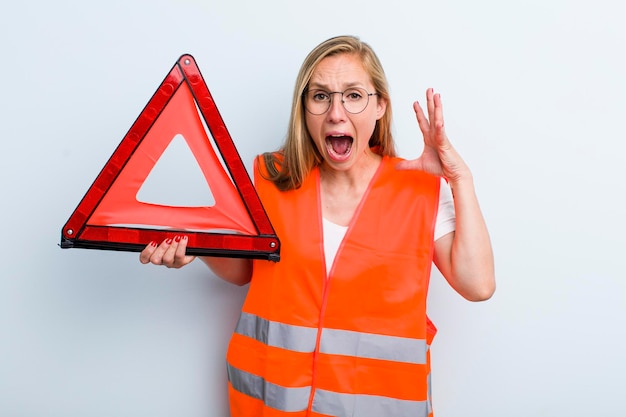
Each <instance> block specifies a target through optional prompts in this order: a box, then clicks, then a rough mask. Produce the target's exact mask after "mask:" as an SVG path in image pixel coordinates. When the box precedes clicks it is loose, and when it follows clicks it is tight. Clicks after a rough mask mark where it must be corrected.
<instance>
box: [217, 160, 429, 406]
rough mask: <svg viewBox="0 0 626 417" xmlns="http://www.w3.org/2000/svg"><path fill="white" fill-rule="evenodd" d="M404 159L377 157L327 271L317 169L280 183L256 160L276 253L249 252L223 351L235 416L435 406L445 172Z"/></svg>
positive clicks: (256, 176) (259, 189)
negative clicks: (436, 259)
mask: <svg viewBox="0 0 626 417" xmlns="http://www.w3.org/2000/svg"><path fill="white" fill-rule="evenodd" d="M399 161H400V159H398V158H389V157H384V158H383V161H382V163H381V165H380V167H379V168H378V171H377V173H376V174H375V177H374V178H373V179H372V181H371V183H370V185H369V188H368V189H367V191H366V193H365V195H364V196H363V199H362V202H361V204H360V205H359V207H358V208H357V210H356V212H355V214H354V217H353V219H352V221H351V223H350V225H349V227H348V230H347V232H346V235H345V237H344V239H343V241H342V243H341V245H340V247H339V249H338V252H337V255H336V257H335V261H334V263H333V265H332V267H331V268H330V269H329V274H327V273H326V265H325V260H324V249H323V248H324V246H323V235H322V214H321V213H322V212H321V206H320V185H319V184H320V180H319V169H317V168H315V169H314V170H313V171H312V172H311V174H310V175H309V176H308V177H307V178H306V179H305V181H304V183H303V184H302V186H301V187H300V188H299V189H297V190H291V191H286V192H281V191H279V190H278V189H277V188H276V187H275V186H274V185H273V184H272V183H271V182H269V181H267V180H265V179H264V178H263V177H262V176H261V175H259V174H258V169H256V168H255V182H256V188H257V191H258V193H259V196H260V198H261V200H262V202H263V205H264V207H265V209H266V211H267V214H268V216H269V218H270V220H271V222H272V225H273V226H274V228H275V230H276V232H277V235H278V237H279V238H280V240H281V260H280V262H277V263H274V262H267V261H254V262H255V263H254V271H253V276H252V281H251V282H250V288H249V290H248V295H247V297H246V300H245V303H244V305H243V308H242V313H241V317H240V319H239V322H238V324H237V327H236V329H235V332H234V334H233V337H232V339H231V342H230V345H229V348H228V353H227V362H228V379H229V384H228V385H229V396H230V405H231V416H232V417H243V416H245V417H262V416H265V417H278V416H289V417H299V416H310V417H313V416H342V417H343V416H345V417H347V416H357V417H370V416H371V417H381V416H385V417H386V416H393V417H402V416H411V417H417V416H424V417H426V416H430V415H432V408H431V401H430V355H429V346H430V343H431V341H432V338H433V336H434V333H435V332H436V329H435V327H434V326H433V325H432V324H431V323H430V321H429V320H428V318H427V316H426V295H427V290H428V283H429V279H430V271H431V268H432V259H433V248H434V244H433V233H434V227H435V221H436V217H437V209H438V202H439V184H440V181H439V178H438V177H435V176H432V175H429V174H426V173H423V172H418V171H400V170H396V168H395V164H396V163H397V162H399ZM260 163H262V161H261V160H258V161H257V165H258V164H260ZM263 170H264V168H263Z"/></svg>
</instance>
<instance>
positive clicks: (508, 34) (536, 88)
mask: <svg viewBox="0 0 626 417" xmlns="http://www.w3.org/2000/svg"><path fill="white" fill-rule="evenodd" d="M622 8H623V6H621V4H620V3H619V2H616V1H612V2H609V1H604V0H599V1H595V2H593V3H590V2H580V1H557V0H549V1H545V0H544V1H536V0H526V1H510V2H498V1H495V0H494V1H489V0H477V1H473V2H465V1H461V0H447V1H438V2H405V1H395V0H390V1H385V2H378V1H372V0H360V1H336V0H335V1H327V0H320V1H317V2H307V3H302V2H288V1H278V0H268V1H264V2H256V1H229V2H224V1H219V2H218V1H200V0H196V1H193V0H178V1H176V0H158V1H147V0H146V1H141V0H125V1H118V0H108V1H97V2H84V1H83V2H78V1H76V2H72V1H68V0H59V1H56V2H46V1H42V0H36V1H23V2H17V1H12V2H4V3H2V6H0V37H1V39H2V41H1V43H0V59H1V60H2V66H1V67H0V76H1V80H2V90H1V92H0V97H1V100H0V138H1V140H2V142H1V143H2V151H1V152H0V192H1V195H2V206H1V207H2V224H3V227H2V233H3V238H2V239H1V240H0V245H1V246H0V256H1V258H0V265H1V266H0V415H2V416H29V417H30V416H47V417H56V416H59V417H61V416H62V417H71V416H81V417H82V416H106V417H110V416H151V417H156V416H172V415H177V416H185V417H195V416H198V417H199V416H224V415H227V408H226V396H225V393H226V385H225V380H226V377H225V369H224V354H225V350H226V346H227V343H228V338H229V334H230V333H231V331H232V329H233V326H234V324H235V322H236V317H237V312H238V310H239V307H240V306H241V303H242V301H243V298H244V296H245V291H246V288H245V287H244V288H237V287H233V286H230V285H228V284H226V283H223V282H221V281H220V280H219V279H217V278H215V277H214V276H212V275H211V274H210V273H209V272H208V270H207V269H206V268H205V267H204V266H203V265H202V264H201V263H200V262H197V263H194V264H192V265H190V266H188V267H187V268H184V269H183V270H179V271H171V270H166V269H163V268H159V267H154V266H143V265H140V264H139V262H138V261H137V254H134V253H117V252H109V251H88V250H79V249H72V250H61V249H59V247H58V246H57V244H58V242H59V238H60V230H61V227H62V225H63V224H64V223H65V221H66V220H67V218H68V217H69V215H70V214H71V213H72V211H73V210H74V208H75V207H76V205H77V204H78V202H79V201H80V198H81V197H82V196H83V194H84V193H85V191H86V190H87V189H88V187H89V185H90V184H91V183H92V182H93V180H94V179H95V177H96V175H97V174H98V172H99V171H100V169H101V168H102V166H103V165H104V163H105V162H106V161H107V159H108V158H109V156H110V155H111V153H112V152H113V150H114V149H115V147H116V146H117V145H118V143H119V142H120V141H121V139H122V138H123V136H124V134H125V133H126V131H127V130H128V128H129V127H130V126H131V124H132V122H133V121H134V120H135V118H136V117H137V116H138V115H139V113H140V111H141V110H142V109H143V106H144V105H145V104H146V103H147V101H148V99H149V98H150V97H151V95H152V94H153V93H154V91H155V90H156V88H157V87H158V85H159V83H160V82H161V81H162V79H163V77H164V76H165V75H166V74H167V72H168V71H169V69H170V68H171V66H172V65H173V64H174V62H175V61H176V59H177V58H178V57H179V56H180V55H181V54H183V53H191V54H193V55H194V57H195V58H196V60H197V62H198V65H199V66H200V69H201V70H202V73H203V75H204V77H205V80H206V81H207V84H208V85H209V88H210V89H211V92H212V93H213V96H214V98H215V100H216V103H217V105H218V107H219V109H220V111H221V113H222V116H223V117H224V119H225V121H226V124H227V126H228V128H229V131H230V133H231V135H232V136H233V138H234V141H235V143H236V145H237V147H238V149H239V151H240V153H241V155H242V158H243V159H244V161H245V162H246V164H247V166H248V168H250V166H251V160H252V158H253V157H254V155H256V154H258V153H259V152H262V151H265V150H272V149H275V148H276V147H277V146H278V145H279V144H280V143H281V141H282V139H283V137H284V134H285V130H286V124H287V119H288V115H289V106H290V99H291V94H292V88H293V83H294V81H295V76H296V72H297V70H298V68H299V65H300V63H301V62H302V60H303V59H304V57H305V55H306V53H307V52H308V51H309V50H310V49H311V48H313V47H314V46H315V45H316V44H318V43H319V42H320V41H322V40H324V39H326V38H328V37H330V36H334V35H338V34H346V33H348V34H356V35H359V36H361V38H362V39H363V40H365V41H367V42H369V43H370V44H372V46H373V47H374V48H375V49H376V51H377V52H378V54H379V56H380V58H381V60H382V62H383V64H384V66H385V69H386V71H387V75H388V78H389V81H390V83H391V90H392V97H393V105H394V115H395V126H394V130H395V133H396V137H397V140H398V143H399V150H400V152H401V154H402V156H405V157H409V158H412V157H416V156H418V155H419V154H420V151H421V148H422V143H421V137H420V134H419V130H418V127H417V124H416V122H415V118H414V114H413V111H412V108H411V103H412V101H413V100H416V99H417V100H423V97H424V91H425V90H426V88H428V87H431V86H432V87H435V88H436V89H437V90H438V91H440V92H441V93H442V95H443V100H444V112H445V116H446V126H447V130H448V134H449V136H450V138H451V140H452V141H453V143H454V145H455V146H456V147H457V149H458V150H459V151H460V152H461V154H462V155H463V157H464V158H465V159H466V161H467V162H468V164H469V165H470V167H471V168H472V170H473V173H474V176H475V182H476V187H477V192H478V194H479V198H480V201H481V205H482V207H483V210H484V214H485V217H486V219H487V222H488V225H489V228H490V231H491V236H492V240H493V245H494V249H495V255H496V268H497V279H498V289H497V292H496V295H495V296H494V298H493V299H491V300H490V301H488V302H486V303H479V304H472V303H469V302H466V301H464V300H463V299H461V297H459V296H458V295H456V294H455V293H454V292H453V291H452V290H451V289H450V288H449V287H448V286H447V284H446V283H445V281H444V280H443V279H442V278H441V276H440V275H439V274H438V273H436V272H435V273H434V274H433V277H432V286H431V294H430V305H429V311H430V315H431V317H432V319H433V321H434V322H435V323H436V324H437V326H438V327H439V334H438V336H437V338H436V339H435V343H434V345H433V350H432V354H433V369H434V371H433V383H434V388H433V389H434V405H435V411H436V413H437V415H438V416H439V417H452V416H465V417H471V416H481V417H484V416H493V417H496V416H497V417H499V416H509V417H516V416H529V415H532V416H565V415H567V416H588V415H596V416H623V415H624V414H626V405H625V404H624V400H623V395H622V392H623V389H624V386H625V383H624V375H625V374H626V361H625V360H624V356H623V355H624V354H623V352H624V351H625V350H626V343H625V340H626V339H625V331H624V324H623V322H624V315H625V313H626V300H625V294H626V284H625V283H624V277H625V273H624V270H623V259H624V256H623V251H624V248H625V247H626V245H625V237H624V236H625V235H626V233H625V232H626V230H625V229H626V227H625V224H624V219H623V212H624V203H623V195H622V194H623V191H624V178H625V175H624V164H623V159H624V151H625V145H624V143H625V139H626V138H625V136H624V130H623V119H624V115H625V110H626V99H625V93H626V81H625V77H624V74H625V73H626V65H625V64H624V60H623V47H624V44H625V42H624V41H625V38H626V29H624V25H623V22H622V20H623V12H624V11H623V10H622ZM174 165H175V164H174ZM171 171H172V173H171V178H169V181H171V182H169V183H167V184H166V185H164V186H163V187H162V193H163V194H162V196H163V198H167V196H168V195H169V194H171V193H173V190H174V189H176V188H177V186H178V184H181V183H183V181H184V175H182V178H183V179H181V176H180V174H181V173H183V174H184V171H183V170H182V169H181V172H178V171H177V170H175V169H172V170H171Z"/></svg>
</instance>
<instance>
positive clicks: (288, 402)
mask: <svg viewBox="0 0 626 417" xmlns="http://www.w3.org/2000/svg"><path fill="white" fill-rule="evenodd" d="M228 380H229V381H230V383H231V385H232V387H233V388H234V389H235V390H237V391H239V392H241V393H243V394H245V395H248V396H250V397H252V398H256V399H258V400H261V401H263V403H264V404H265V405H266V406H268V407H271V408H274V409H276V410H280V411H285V412H294V411H304V410H306V408H307V406H308V405H309V397H310V395H311V387H299V388H286V387H283V386H280V385H276V384H272V383H271V382H268V381H266V380H265V379H264V378H262V377H260V376H257V375H253V374H251V373H248V372H245V371H242V370H241V369H237V368H235V367H233V366H231V365H230V364H228Z"/></svg>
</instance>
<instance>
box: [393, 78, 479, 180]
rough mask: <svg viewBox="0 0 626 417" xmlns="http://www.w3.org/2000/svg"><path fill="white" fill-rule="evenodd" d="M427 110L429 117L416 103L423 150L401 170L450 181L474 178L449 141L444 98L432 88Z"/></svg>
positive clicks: (428, 93)
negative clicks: (466, 177) (444, 114)
mask: <svg viewBox="0 0 626 417" xmlns="http://www.w3.org/2000/svg"><path fill="white" fill-rule="evenodd" d="M426 108H427V111H428V117H426V114H425V113H424V110H423V109H422V107H421V106H420V104H419V103H418V102H417V101H416V102H415V103H413V110H415V116H416V118H417V123H418V125H419V127H420V130H421V131H422V135H423V137H424V151H423V152H422V155H421V156H420V157H419V158H417V159H414V160H412V161H403V162H401V163H400V164H398V168H400V169H417V170H420V171H425V172H428V173H429V174H433V175H438V176H442V177H445V178H447V179H448V180H449V181H450V182H456V181H458V180H460V179H461V178H462V177H464V176H468V175H471V174H470V172H469V169H468V167H467V165H465V162H464V161H463V159H462V158H461V157H460V155H459V154H458V153H457V152H456V150H455V149H454V147H452V144H451V143H450V141H449V140H448V136H447V135H446V131H445V128H444V122H443V106H442V103H441V95H439V94H438V93H437V94H435V92H434V90H433V89H432V88H429V89H428V90H426Z"/></svg>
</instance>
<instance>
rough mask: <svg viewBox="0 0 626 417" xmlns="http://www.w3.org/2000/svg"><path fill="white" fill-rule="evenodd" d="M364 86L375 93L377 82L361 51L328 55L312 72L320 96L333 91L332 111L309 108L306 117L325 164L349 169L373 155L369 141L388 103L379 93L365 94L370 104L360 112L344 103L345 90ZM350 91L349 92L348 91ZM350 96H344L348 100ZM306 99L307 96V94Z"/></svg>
mask: <svg viewBox="0 0 626 417" xmlns="http://www.w3.org/2000/svg"><path fill="white" fill-rule="evenodd" d="M354 87H356V88H360V89H362V90H365V91H366V92H367V93H375V92H376V90H375V89H374V85H373V84H372V81H371V79H370V77H369V75H368V73H367V72H366V71H365V69H364V68H363V64H362V63H361V60H360V59H359V57H358V56H357V55H354V54H340V55H334V56H329V57H326V58H324V59H323V60H322V61H321V62H320V63H319V64H318V65H317V67H316V68H315V70H314V71H313V74H312V75H311V80H310V82H309V86H308V90H309V91H312V90H321V94H322V95H321V96H318V97H320V98H323V97H326V94H327V93H330V98H331V104H330V108H329V109H328V111H326V112H325V113H323V114H319V115H315V114H311V113H310V112H309V111H306V110H305V121H306V126H307V129H308V131H309V134H310V135H311V137H312V138H313V142H314V143H315V146H316V147H317V149H318V151H319V153H320V154H321V155H322V157H323V158H324V161H323V163H322V164H323V165H325V166H326V167H327V168H331V169H335V170H338V171H347V170H349V169H351V168H353V167H358V166H359V163H365V162H366V161H367V160H368V159H369V158H363V157H364V156H367V157H369V156H372V155H373V152H372V151H371V149H370V147H369V145H368V143H369V140H370V138H371V136H372V133H373V132H374V128H375V126H376V121H377V120H378V119H380V118H381V117H383V115H384V114H385V109H386V108H387V103H386V101H385V100H384V99H381V98H380V97H378V96H377V95H372V96H370V97H367V96H366V97H364V98H363V99H362V100H368V99H369V101H368V103H367V107H365V109H364V110H363V111H362V112H360V113H357V114H353V113H350V112H348V111H347V110H346V108H345V107H344V105H343V104H342V100H341V98H342V97H341V94H333V93H334V92H344V91H346V90H349V89H351V88H354ZM347 94H348V93H346V95H347ZM350 99H351V98H350V97H344V100H345V101H348V100H350ZM305 101H306V98H305Z"/></svg>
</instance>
